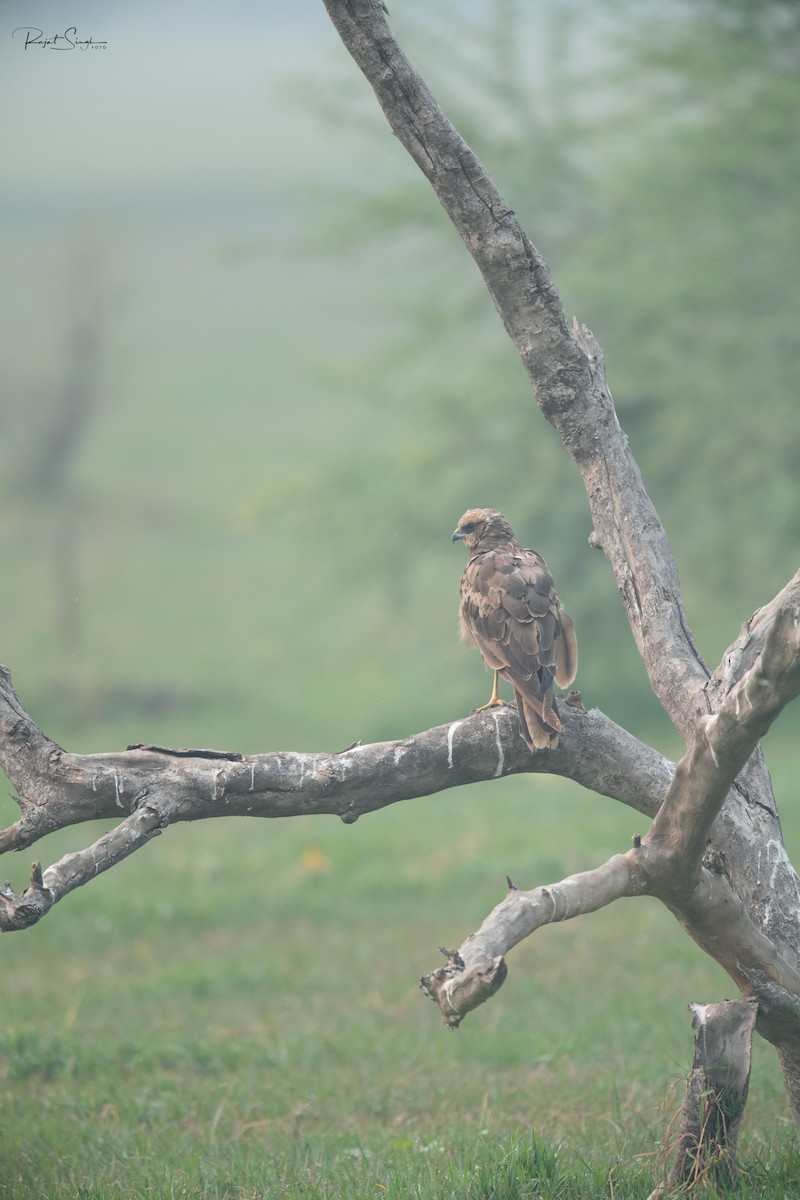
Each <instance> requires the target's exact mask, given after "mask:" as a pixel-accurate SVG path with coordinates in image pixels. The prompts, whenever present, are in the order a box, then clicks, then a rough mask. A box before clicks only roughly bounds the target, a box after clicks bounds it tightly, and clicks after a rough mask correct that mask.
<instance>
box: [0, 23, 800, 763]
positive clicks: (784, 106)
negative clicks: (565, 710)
mask: <svg viewBox="0 0 800 1200" xmlns="http://www.w3.org/2000/svg"><path fill="white" fill-rule="evenodd" d="M390 7H391V17H390V19H391V22H392V24H393V26H394V27H395V29H396V31H397V32H398V35H399V37H400V39H401V43H402V44H403V45H404V47H405V48H406V50H407V52H408V53H409V55H410V57H411V58H412V61H414V62H415V63H416V64H417V65H418V66H419V68H420V69H421V70H422V72H423V74H424V75H425V77H426V79H427V80H428V82H429V84H430V86H431V87H432V89H433V91H434V93H435V94H436V95H437V97H438V98H439V99H440V101H441V102H442V103H443V105H444V107H445V109H446V111H447V112H448V113H449V115H451V117H452V118H453V119H454V120H455V122H456V123H457V125H458V127H459V128H460V130H461V131H462V132H463V133H464V135H465V136H466V137H467V139H468V140H469V141H470V142H471V144H472V145H473V147H474V148H475V149H476V151H477V152H478V154H479V155H480V156H481V158H482V160H483V161H484V163H485V165H486V166H487V168H488V169H489V171H490V172H491V173H492V175H493V176H494V177H495V179H496V181H497V183H498V185H499V186H500V188H501V190H503V192H504V194H505V195H506V197H507V199H508V200H509V202H510V204H511V205H512V207H514V208H515V209H516V211H517V212H518V213H519V215H520V217H521V219H522V222H523V225H524V227H525V228H526V230H527V232H528V233H529V234H530V236H531V237H532V239H533V240H534V242H535V243H536V244H537V246H538V247H539V248H540V249H541V250H542V252H543V253H544V255H545V257H546V259H547V261H548V262H549V264H550V266H551V268H552V270H553V272H554V275H555V279H556V282H557V284H558V286H559V288H560V289H561V291H562V295H563V296H564V299H565V303H566V306H567V310H568V312H569V313H570V314H571V313H575V314H576V315H577V316H578V318H579V319H580V320H581V321H583V322H585V323H586V324H588V325H589V326H590V328H592V330H593V331H594V332H595V334H596V336H597V337H598V338H599V340H600V343H601V345H602V346H603V348H604V350H605V354H606V366H607V372H608V376H609V380H610V384H611V387H612V390H613V392H614V395H615V398H616V401H617V405H618V411H619V415H620V420H621V422H622V424H623V427H624V428H625V429H626V431H627V432H628V434H629V436H630V438H631V441H632V444H633V448H634V452H635V453H636V455H637V457H638V459H639V462H640V465H641V466H642V469H643V473H644V476H645V481H646V483H647V486H648V490H649V491H650V493H651V495H652V497H653V499H654V501H655V503H656V506H657V508H658V509H659V512H660V514H661V516H662V519H663V520H664V522H665V525H666V527H667V532H668V534H669V536H670V538H671V540H672V544H673V548H674V550H675V553H676V557H677V560H678V565H679V570H680V572H681V577H682V582H683V586H684V592H685V600H686V604H687V609H688V614H689V619H690V621H691V622H692V626H693V629H694V631H695V634H696V636H697V639H698V643H699V645H700V648H701V650H702V652H703V653H704V655H705V656H706V658H707V660H708V661H709V662H710V663H711V665H712V666H713V665H715V664H716V662H717V661H718V658H719V655H720V654H721V652H722V650H723V649H724V648H725V646H727V645H728V644H729V642H730V641H732V640H733V638H734V637H735V636H736V633H737V631H738V628H739V625H740V623H741V621H742V620H744V619H746V618H747V617H748V616H749V615H750V613H751V612H752V611H753V610H754V609H755V608H756V607H758V606H759V605H760V604H762V603H764V602H766V601H767V600H768V599H769V598H771V596H772V595H773V594H774V592H775V591H776V590H777V589H778V588H779V587H780V586H781V585H782V584H783V583H784V582H785V581H786V579H787V578H788V577H789V576H790V575H791V574H792V573H793V571H794V570H795V568H796V565H797V544H798V531H799V529H800V503H799V502H798V489H797V485H796V464H797V461H798V450H800V446H799V445H798V442H799V441H800V438H799V436H798V421H797V416H796V399H795V383H794V360H795V357H796V353H797V323H796V315H795V314H796V312H797V301H798V279H800V271H798V263H797V261H796V259H797V245H798V240H797V223H798V218H797V206H796V195H797V182H798V165H799V163H798V158H799V156H798V146H797V138H796V136H795V113H796V111H797V103H796V102H797V99H798V78H797V60H798V53H797V50H798V41H797V21H798V18H797V15H796V11H795V10H794V8H793V7H792V6H786V5H782V4H766V5H764V4H754V3H747V2H745V0H738V2H737V3H733V4H722V3H714V2H711V0H708V2H706V3H702V4H699V5H697V4H695V5H685V4H680V3H671V4H667V5H663V4H660V5H653V4H649V3H644V2H640V0H607V2H605V3H602V4H599V5H598V4H594V3H592V4H588V3H584V4H581V3H576V2H567V0H551V2H550V3H546V4H541V5H538V4H537V5H536V6H535V12H531V11H529V9H528V6H526V5H523V4H519V3H513V2H511V0H494V2H491V0H485V2H483V0H480V2H479V0H476V2H475V3H473V4H470V5H467V6H464V5H455V4H442V5H437V6H435V8H433V9H432V8H430V7H429V6H425V5H422V4H420V3H416V2H406V3H402V2H399V3H394V4H392V5H391V6H390ZM65 19H66V20H67V21H68V23H69V25H74V26H76V27H77V31H78V33H77V36H78V37H80V38H87V37H90V36H91V38H92V39H93V40H94V41H105V42H106V43H107V44H106V46H105V48H104V49H100V48H91V49H88V50H80V49H77V48H76V49H74V50H68V51H63V50H55V49H51V48H49V47H48V48H42V47H40V46H35V45H30V46H28V47H27V49H26V48H25V46H24V41H23V40H22V39H21V36H20V33H19V32H17V34H16V35H15V34H14V30H19V27H22V28H23V29H26V28H31V27H33V28H36V27H41V28H42V29H43V30H44V31H45V32H46V33H47V34H48V35H50V34H51V33H54V32H57V31H59V30H62V27H65ZM0 81H1V82H0V89H2V95H3V100H4V110H5V112H6V114H7V115H8V119H7V120H6V121H5V122H4V123H3V129H2V132H0V155H1V156H2V163H3V176H4V184H3V188H2V193H1V194H0V253H1V254H2V263H3V269H2V274H3V281H4V286H3V288H2V297H3V298H2V304H3V331H4V336H3V338H2V349H1V350H0V371H1V372H2V383H3V386H2V395H0V493H1V494H2V509H0V553H2V559H3V563H4V572H3V577H4V587H3V588H2V591H1V592H0V632H1V633H2V659H3V660H4V661H5V662H6V663H7V664H8V665H9V666H10V667H11V669H12V671H13V675H14V679H15V683H16V685H17V688H18V690H19V693H20V696H21V699H22V701H23V703H24V704H25V705H26V706H27V707H28V709H29V710H30V711H31V712H32V714H33V715H34V717H35V718H36V719H37V721H39V722H40V723H41V724H42V725H43V727H44V729H45V731H46V732H47V733H48V734H49V735H50V736H52V737H53V738H55V739H56V740H57V741H60V742H62V743H64V744H66V745H67V746H68V747H69V748H70V749H75V750H86V751H89V750H105V749H112V748H114V747H116V746H119V745H124V744H127V743H128V742H135V741H156V742H161V743H164V744H167V745H173V744H174V745H186V744H191V745H214V746H219V747H223V748H235V749H238V750H241V751H246V752H254V751H264V750H269V749H276V748H293V749H337V748H340V747H341V746H344V745H347V744H349V743H351V742H352V741H354V740H356V739H357V738H358V739H360V740H362V741H372V740H379V739H387V738H397V737H402V736H405V735H407V734H409V733H412V732H414V731H415V730H419V729H423V728H426V727H428V726H429V725H432V724H439V723H443V722H445V721H448V720H451V719H453V718H455V717H458V716H462V715H464V714H465V713H466V712H468V711H469V710H470V709H471V708H473V707H474V706H475V705H476V704H478V703H482V702H483V701H484V700H485V698H486V696H485V695H484V693H486V694H488V690H487V689H488V686H489V679H488V676H486V674H485V672H484V671H483V668H482V666H481V664H480V661H479V658H478V656H477V655H475V654H474V653H470V652H469V651H467V650H466V649H465V648H463V647H462V646H460V645H459V643H458V639H457V624H456V615H455V614H456V605H457V595H458V579H459V576H460V573H461V570H462V567H463V561H462V555H461V554H460V553H459V549H457V548H453V547H452V546H451V545H450V533H451V531H452V529H453V527H454V525H455V522H456V520H457V518H458V516H459V515H460V513H461V512H462V511H463V510H464V509H465V508H467V507H470V506H473V505H491V506H496V507H500V508H502V509H503V510H504V511H505V512H506V513H507V515H508V517H509V519H510V520H511V522H512V524H513V526H514V528H515V530H516V532H517V534H518V537H519V539H520V541H522V542H523V543H525V544H527V545H532V546H534V547H535V548H537V549H538V550H540V551H541V552H542V553H543V554H544V555H545V557H546V558H547V560H548V562H549V563H550V566H551V568H552V570H553V572H554V575H555V577H556V581H557V584H558V587H559V591H560V593H561V596H562V599H563V601H564V603H565V605H566V607H567V608H568V610H569V611H570V612H571V613H572V614H573V616H574V619H575V623H576V627H577V631H578V638H579V643H580V648H581V670H580V675H579V679H578V681H577V686H579V687H580V688H581V690H582V693H583V697H584V702H585V704H586V705H587V707H591V706H593V705H599V706H600V707H602V708H603V709H604V710H605V711H606V712H608V713H609V715H611V716H612V717H614V718H615V719H616V720H618V721H620V722H621V723H623V724H626V725H628V726H629V727H630V728H631V729H632V730H633V732H634V733H636V734H638V735H639V736H642V737H644V738H646V739H650V740H654V741H655V742H656V744H657V745H658V746H659V748H661V749H662V750H664V751H665V752H667V753H670V754H673V755H674V754H678V753H679V752H680V745H679V743H678V741H677V739H676V737H675V735H674V733H673V732H672V730H671V728H670V727H669V725H668V723H667V722H666V721H665V720H664V719H663V718H662V717H661V715H660V712H659V710H658V708H657V705H656V704H655V702H654V701H653V700H652V698H651V696H650V692H649V687H648V685H647V681H646V678H645V675H644V671H643V669H642V668H641V665H640V663H639V660H638V656H637V655H636V652H635V650H634V648H633V645H632V643H631V641H630V638H629V636H628V634H627V629H626V626H625V623H624V620H623V617H622V611H621V605H620V604H619V601H618V597H617V595H616V588H615V585H614V582H613V579H612V576H611V572H610V570H609V569H608V567H607V565H606V563H605V560H604V559H603V558H602V556H601V555H600V554H599V553H597V552H592V551H590V550H589V548H588V546H587V537H588V535H589V533H590V531H591V526H590V521H589V516H588V510H587V505H586V501H585V497H584V494H583V491H582V487H581V483H580V480H579V477H578V474H577V472H576V471H575V469H574V467H573V466H572V464H571V462H570V460H569V459H568V456H567V455H566V453H565V451H564V450H563V449H562V447H561V445H560V442H559V440H558V438H557V437H556V436H555V434H554V433H553V431H552V430H551V429H550V428H549V426H547V424H546V423H545V422H544V420H543V419H542V418H541V416H540V415H539V413H538V411H537V410H536V408H535V404H534V401H533V399H532V397H531V394H530V390H529V387H528V384H527V380H526V378H525V377H524V374H523V371H522V368H521V366H520V365H519V363H518V362H517V361H516V358H515V355H514V352H513V349H512V347H511V346H510V344H509V343H507V340H506V337H505V334H504V332H503V330H502V328H501V326H500V322H499V321H498V319H497V317H496V314H495V312H494V310H493V308H492V305H491V302H490V300H489V298H488V296H487V295H486V293H485V292H484V290H483V288H482V284H481V281H480V279H479V277H478V275H477V272H476V271H475V268H474V267H473V265H472V263H471V261H470V260H469V258H468V256H467V254H466V252H465V251H464V250H463V248H462V247H461V245H460V243H459V242H458V239H457V237H456V235H455V234H454V233H453V231H452V230H451V229H450V227H449V225H448V224H447V222H446V220H445V218H444V216H443V214H442V213H441V211H440V210H439V207H438V204H437V202H436V200H435V197H434V196H433V195H432V194H431V193H430V189H429V188H428V185H427V184H426V183H425V181H424V180H423V179H422V178H421V176H419V174H418V172H417V170H416V168H415V166H414V164H413V163H412V162H411V161H410V159H409V158H408V156H407V155H406V154H405V152H404V151H403V150H402V148H401V147H400V146H399V144H398V143H397V142H396V141H395V139H394V138H393V137H392V136H391V134H390V132H389V130H388V127H387V126H386V124H385V121H384V119H383V117H382V115H381V113H380V112H379V110H378V108H377V105H376V102H375V100H374V98H373V96H372V94H371V92H370V90H369V88H368V87H367V85H366V84H365V83H364V81H363V80H362V79H361V77H360V75H359V73H358V72H357V70H356V68H355V67H354V65H353V64H352V62H351V61H350V60H349V58H348V56H347V55H346V53H345V51H344V50H343V48H342V46H341V44H340V43H339V41H338V38H337V36H336V34H335V32H334V30H333V28H332V26H331V25H330V22H329V20H328V18H327V14H326V13H325V11H324V8H323V6H322V5H321V4H319V3H315V2H313V0H303V2H301V3H297V4H294V5H292V6H285V5H280V4H277V3H266V4H249V3H236V4H233V5H228V6H226V7H225V9H224V11H220V10H218V9H212V7H211V6H195V5H187V4H179V3H172V4H158V5H156V4H145V5H137V6H135V7H133V6H130V7H126V6H122V5H116V6H108V5H102V4H99V3H91V2H86V0H81V2H79V3H75V4H71V5H68V6H67V5H64V4H63V3H62V2H61V0H59V2H58V3H56V2H55V0H53V2H52V3H27V2H26V3H22V2H20V3H8V2H7V3H5V4H4V5H3V7H2V28H0ZM793 719H794V718H793V717H792V715H791V714H789V715H787V716H786V717H785V718H784V719H783V721H782V723H781V725H780V727H779V729H783V728H784V727H785V726H787V725H788V724H789V723H790V722H792V720H793ZM774 736H775V737H776V738H777V737H778V736H779V734H778V733H777V732H776V734H775V735H774Z"/></svg>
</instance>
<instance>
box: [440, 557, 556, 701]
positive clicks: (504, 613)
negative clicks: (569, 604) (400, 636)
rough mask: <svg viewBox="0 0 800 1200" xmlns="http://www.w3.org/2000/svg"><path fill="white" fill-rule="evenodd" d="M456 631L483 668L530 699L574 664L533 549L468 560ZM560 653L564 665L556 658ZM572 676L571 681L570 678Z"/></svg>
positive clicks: (545, 573) (551, 590)
mask: <svg viewBox="0 0 800 1200" xmlns="http://www.w3.org/2000/svg"><path fill="white" fill-rule="evenodd" d="M461 597H462V603H461V613H462V627H463V628H464V629H465V637H466V638H467V640H468V641H471V642H473V643H474V644H475V645H476V646H477V647H478V649H479V650H480V652H481V654H482V655H483V658H484V661H485V663H486V665H487V666H488V667H491V668H492V669H493V670H496V671H500V672H501V673H502V675H503V676H504V678H506V679H507V680H509V682H510V683H513V684H514V686H515V687H516V688H517V689H518V690H519V691H520V692H521V693H522V694H523V695H526V696H529V697H530V698H531V699H532V700H541V699H542V698H543V697H544V696H545V695H546V694H547V693H548V692H549V691H550V690H551V688H552V681H553V679H554V678H556V675H558V677H559V679H560V678H561V677H566V675H567V674H568V673H569V671H570V670H571V664H572V660H575V662H577V657H576V653H575V650H574V647H575V635H574V632H573V631H572V623H571V622H570V621H569V618H568V617H567V618H566V622H567V623H566V624H565V620H564V618H565V616H566V614H563V613H562V612H561V609H560V607H559V603H558V597H557V595H556V592H555V588H554V586H553V579H552V576H551V575H550V572H549V570H548V568H547V564H546V563H545V561H544V559H543V558H542V557H541V555H539V554H537V553H536V552H535V551H534V550H521V549H519V550H516V551H511V550H489V551H486V552H485V553H483V554H477V555H475V557H474V558H472V559H470V561H469V563H468V564H467V568H466V570H465V572H464V576H463V579H462V586H461ZM562 648H565V662H564V663H563V664H562V663H561V662H560V661H559V655H560V652H561V650H562ZM572 677H574V674H573V676H571V677H570V678H572Z"/></svg>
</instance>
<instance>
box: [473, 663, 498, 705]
mask: <svg viewBox="0 0 800 1200" xmlns="http://www.w3.org/2000/svg"><path fill="white" fill-rule="evenodd" d="M504 706H505V700H501V699H500V697H499V696H498V694H497V671H495V673H494V683H493V685H492V694H491V696H490V697H489V699H488V701H487V702H486V704H482V705H481V706H480V708H476V709H475V712H476V713H479V712H486V710H487V708H503V707H504Z"/></svg>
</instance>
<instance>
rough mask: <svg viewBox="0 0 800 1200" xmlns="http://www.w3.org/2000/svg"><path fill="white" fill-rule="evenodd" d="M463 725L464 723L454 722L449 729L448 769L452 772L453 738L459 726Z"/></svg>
mask: <svg viewBox="0 0 800 1200" xmlns="http://www.w3.org/2000/svg"><path fill="white" fill-rule="evenodd" d="M463 724H464V722H463V721H453V723H452V725H449V726H448V729H447V767H448V770H450V771H452V769H453V738H454V736H455V732H456V730H457V729H458V727H459V725H463Z"/></svg>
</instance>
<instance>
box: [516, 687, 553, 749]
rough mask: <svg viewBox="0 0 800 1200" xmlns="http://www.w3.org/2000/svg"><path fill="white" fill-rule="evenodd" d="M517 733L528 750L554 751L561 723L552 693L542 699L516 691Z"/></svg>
mask: <svg viewBox="0 0 800 1200" xmlns="http://www.w3.org/2000/svg"><path fill="white" fill-rule="evenodd" d="M515 694H516V699H517V715H518V717H519V732H520V736H521V737H522V740H523V741H524V742H525V744H526V746H527V747H528V749H529V750H555V748H556V746H557V745H558V735H559V734H560V732H561V722H560V721H559V719H558V710H557V708H556V704H555V700H554V699H553V694H552V692H550V693H548V694H547V695H546V696H545V697H544V698H543V699H539V698H537V697H534V696H530V695H525V696H523V694H522V693H521V692H519V691H516V689H515Z"/></svg>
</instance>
